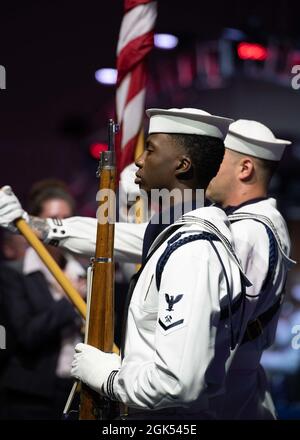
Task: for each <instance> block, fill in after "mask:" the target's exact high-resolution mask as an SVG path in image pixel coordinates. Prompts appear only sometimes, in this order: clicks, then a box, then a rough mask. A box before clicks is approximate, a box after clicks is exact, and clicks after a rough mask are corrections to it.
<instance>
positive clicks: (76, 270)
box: [0, 180, 86, 419]
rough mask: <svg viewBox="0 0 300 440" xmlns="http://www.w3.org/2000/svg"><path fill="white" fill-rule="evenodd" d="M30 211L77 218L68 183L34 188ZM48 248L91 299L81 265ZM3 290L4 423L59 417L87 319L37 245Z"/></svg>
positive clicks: (0, 276) (2, 276)
mask: <svg viewBox="0 0 300 440" xmlns="http://www.w3.org/2000/svg"><path fill="white" fill-rule="evenodd" d="M29 212H30V213H32V214H34V215H38V216H40V217H41V218H46V217H50V218H53V219H57V220H56V221H58V222H59V219H61V218H66V217H70V216H72V215H73V214H74V201H73V199H72V197H71V195H70V194H69V192H68V190H67V189H66V187H65V185H64V184H63V183H62V182H59V181H52V180H51V181H42V182H39V183H38V184H36V185H35V186H34V187H33V188H32V191H31V193H30V197H29ZM48 250H49V252H50V253H51V255H52V257H53V258H54V259H55V261H56V262H57V264H58V265H59V266H60V268H61V269H62V270H63V271H64V272H65V274H66V275H67V277H68V278H69V279H70V280H71V282H72V283H73V285H74V287H75V288H76V289H77V290H78V291H79V292H80V293H81V294H82V296H85V289H86V278H85V276H86V274H85V270H84V268H83V267H82V266H81V264H79V263H78V262H77V261H76V260H75V258H74V257H73V256H72V255H70V254H69V253H67V252H65V251H63V250H61V249H59V248H55V247H52V246H51V247H50V246H49V247H48ZM4 251H6V253H7V252H8V247H7V244H6V247H5V246H4ZM0 288H1V300H2V307H1V308H2V314H3V315H4V316H3V320H4V324H5V328H6V330H7V335H8V343H7V349H8V352H9V357H8V359H7V361H6V363H5V365H4V367H3V368H2V369H1V373H0V390H1V396H2V402H3V403H2V407H1V409H0V416H1V419H59V418H61V415H62V411H63V407H64V404H65V402H66V399H67V397H68V394H69V391H70V389H71V386H72V383H73V380H72V379H71V378H70V364H71V360H72V355H73V347H74V344H76V342H79V341H80V340H81V335H80V330H81V324H82V323H81V318H80V317H79V315H78V313H77V312H76V311H75V310H74V308H73V306H72V304H71V303H70V302H69V300H68V299H67V298H66V296H65V294H64V292H63V290H62V289H61V287H60V286H59V285H58V283H57V282H56V280H55V279H54V278H53V276H52V275H51V273H50V272H49V271H48V269H47V268H46V267H45V266H44V264H43V263H42V261H41V260H40V258H39V257H38V255H37V254H36V252H35V251H34V250H33V249H32V248H31V247H28V248H27V250H26V252H25V254H24V259H23V274H22V275H21V274H19V273H17V272H16V271H15V270H13V269H11V270H9V271H7V269H5V270H2V271H1V273H0Z"/></svg>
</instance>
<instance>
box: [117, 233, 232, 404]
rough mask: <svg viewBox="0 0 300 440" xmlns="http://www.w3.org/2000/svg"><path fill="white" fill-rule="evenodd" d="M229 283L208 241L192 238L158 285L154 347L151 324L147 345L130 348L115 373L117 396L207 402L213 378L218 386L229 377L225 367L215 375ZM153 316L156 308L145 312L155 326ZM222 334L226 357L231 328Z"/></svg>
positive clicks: (144, 401) (139, 401)
mask: <svg viewBox="0 0 300 440" xmlns="http://www.w3.org/2000/svg"><path fill="white" fill-rule="evenodd" d="M216 246H217V247H218V244H216ZM220 246H221V245H220ZM221 248H222V246H221ZM222 250H223V249H221V253H220V254H221V258H222V259H223V260H224V261H225V265H226V260H227V257H226V253H225V252H224V253H222ZM154 279H155V276H154ZM229 282H230V283H231V278H230V274H229ZM224 284H225V283H224V280H223V274H222V269H221V265H220V263H219V261H218V260H217V256H216V254H215V252H214V250H213V249H212V247H211V245H210V244H209V243H208V242H204V241H203V242H195V243H190V244H189V245H185V246H182V247H180V248H179V249H177V250H176V251H175V252H174V253H173V254H172V255H171V257H170V259H169V260H168V262H167V264H166V266H165V268H164V271H163V275H162V281H161V286H160V290H159V305H158V313H157V320H156V324H155V327H154V329H153V334H154V335H153V337H154V341H153V346H154V348H153V350H152V352H150V353H149V345H150V344H151V342H149V339H150V338H151V336H149V331H151V327H150V329H149V327H147V331H146V333H145V337H144V340H145V342H144V345H143V346H142V345H141V344H140V346H138V347H134V346H132V347H131V350H130V351H131V353H128V356H127V354H126V353H125V358H124V360H123V363H122V366H121V370H120V372H119V373H118V374H117V376H116V378H115V381H114V394H115V396H116V397H117V399H118V400H121V401H123V402H124V403H126V404H128V405H130V406H138V407H143V408H147V409H160V408H166V407H176V406H186V405H187V404H188V403H189V402H192V401H195V400H197V407H200V408H201V407H202V408H204V407H207V398H208V395H207V389H208V385H209V382H210V380H211V381H212V382H214V383H213V389H214V390H216V389H218V386H220V387H221V386H222V382H223V379H224V376H222V374H223V372H222V373H221V375H220V374H219V371H218V372H217V373H216V374H214V372H212V370H213V367H212V368H211V365H212V363H213V359H214V357H215V351H216V338H217V328H218V323H219V312H220V301H219V299H220V296H222V295H224V291H225V290H224V289H225V285H224ZM149 294H150V293H148V295H149ZM141 295H142V296H143V298H144V297H145V296H146V295H145V289H141ZM152 316H153V313H152ZM149 320H151V313H149V315H148V317H147V316H145V318H144V322H145V325H148V326H150V324H149ZM147 321H148V324H147ZM137 326H138V325H137ZM138 331H139V329H138ZM140 331H141V330H140ZM222 337H223V346H224V358H225V357H226V356H228V350H229V349H228V347H229V344H230V342H229V334H228V331H227V330H226V329H225V337H224V333H223V334H222ZM132 345H134V344H133V343H132ZM135 345H138V344H137V343H136V344H135ZM143 350H144V353H143ZM141 353H143V354H142V355H141ZM222 360H224V359H222ZM224 363H225V360H224V362H223V363H222V362H220V363H219V364H220V365H222V368H221V369H222V371H223V370H224ZM218 368H219V367H218ZM224 374H225V372H224Z"/></svg>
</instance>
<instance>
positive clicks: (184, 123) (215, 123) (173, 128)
mask: <svg viewBox="0 0 300 440" xmlns="http://www.w3.org/2000/svg"><path fill="white" fill-rule="evenodd" d="M146 114H147V116H149V118H150V123H149V131H148V133H149V134H151V133H169V134H173V133H178V134H198V135H202V136H213V137H216V138H219V139H224V138H225V136H226V134H227V131H228V127H229V124H231V122H233V119H228V118H223V117H221V116H214V115H211V114H210V113H207V112H205V111H204V110H198V109H195V108H171V109H168V110H167V109H161V108H150V109H148V110H146Z"/></svg>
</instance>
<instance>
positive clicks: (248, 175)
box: [239, 157, 254, 182]
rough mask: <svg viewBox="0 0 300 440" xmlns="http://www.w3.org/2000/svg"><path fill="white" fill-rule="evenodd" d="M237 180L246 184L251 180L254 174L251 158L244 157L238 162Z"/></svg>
mask: <svg viewBox="0 0 300 440" xmlns="http://www.w3.org/2000/svg"><path fill="white" fill-rule="evenodd" d="M239 168H240V169H239V178H240V180H242V181H244V182H246V181H248V180H250V179H252V177H253V174H254V162H253V160H252V159H251V158H249V157H246V158H244V159H243V160H242V161H241V162H240V167H239Z"/></svg>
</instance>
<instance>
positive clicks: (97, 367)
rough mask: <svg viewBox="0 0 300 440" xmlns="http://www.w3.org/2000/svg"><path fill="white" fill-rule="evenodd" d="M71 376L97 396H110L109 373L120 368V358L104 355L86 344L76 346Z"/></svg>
mask: <svg viewBox="0 0 300 440" xmlns="http://www.w3.org/2000/svg"><path fill="white" fill-rule="evenodd" d="M75 352H76V353H75V354H74V358H73V362H72V369H71V376H72V377H74V378H75V379H79V380H81V381H82V382H84V383H85V384H86V385H88V386H89V387H90V388H92V389H93V390H95V391H96V392H97V393H99V394H102V395H103V394H108V395H109V394H110V393H109V392H108V390H107V381H108V378H109V377H110V375H111V373H113V372H115V371H116V370H119V369H120V367H121V358H120V356H118V355H117V354H115V353H104V352H103V351H101V350H98V349H97V348H95V347H92V346H91V345H88V344H82V343H80V344H77V345H76V347H75Z"/></svg>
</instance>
